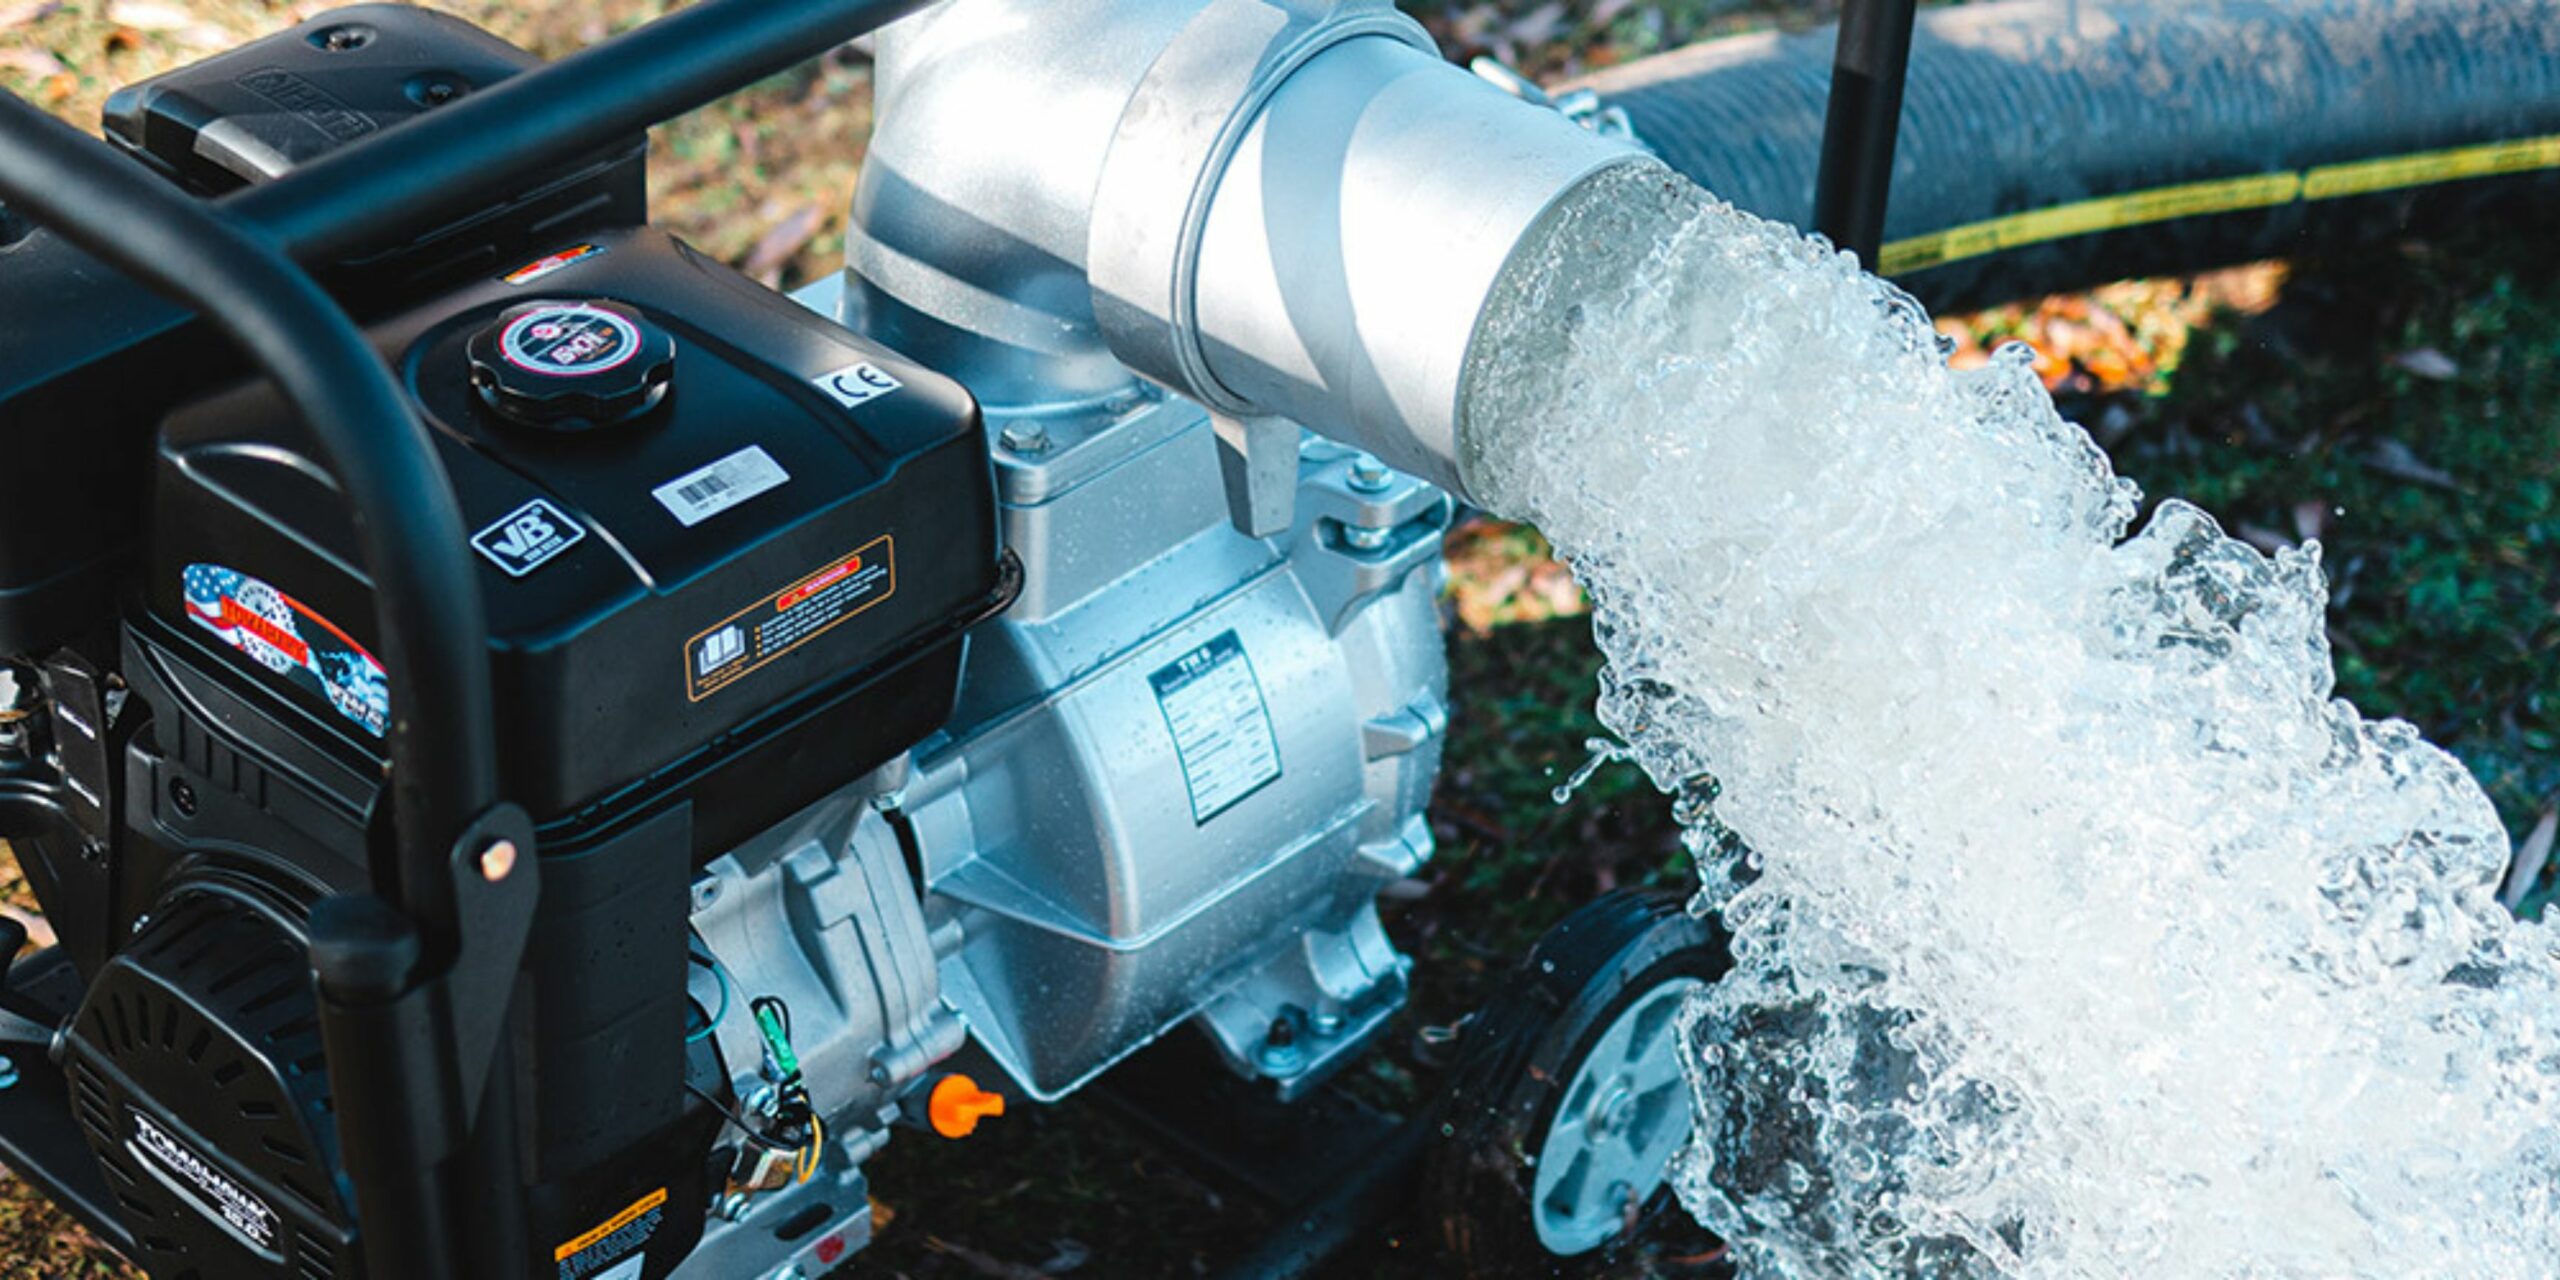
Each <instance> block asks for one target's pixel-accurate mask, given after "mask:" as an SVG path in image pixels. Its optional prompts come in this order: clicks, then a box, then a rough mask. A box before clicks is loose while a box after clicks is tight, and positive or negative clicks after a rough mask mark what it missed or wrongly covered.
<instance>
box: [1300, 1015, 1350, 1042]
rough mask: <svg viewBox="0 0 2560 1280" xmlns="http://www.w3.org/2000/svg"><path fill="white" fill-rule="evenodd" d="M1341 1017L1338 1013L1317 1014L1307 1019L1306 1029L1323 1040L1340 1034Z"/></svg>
mask: <svg viewBox="0 0 2560 1280" xmlns="http://www.w3.org/2000/svg"><path fill="white" fill-rule="evenodd" d="M1342 1027H1343V1017H1342V1015H1341V1014H1339V1013H1319V1014H1317V1015H1315V1016H1314V1017H1312V1018H1309V1019H1307V1029H1308V1030H1309V1031H1313V1032H1315V1033H1316V1034H1317V1035H1319V1036H1323V1037H1324V1038H1325V1039H1328V1040H1330V1039H1332V1038H1333V1037H1335V1036H1338V1035H1341V1034H1342Z"/></svg>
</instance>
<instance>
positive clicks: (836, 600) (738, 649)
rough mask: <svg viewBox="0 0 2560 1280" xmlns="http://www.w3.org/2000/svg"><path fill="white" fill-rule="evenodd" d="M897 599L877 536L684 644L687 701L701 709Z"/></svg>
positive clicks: (888, 552) (891, 545)
mask: <svg viewBox="0 0 2560 1280" xmlns="http://www.w3.org/2000/svg"><path fill="white" fill-rule="evenodd" d="M897 591H898V566H897V546H896V543H895V542H893V541H892V540H891V539H890V537H889V535H887V534H882V535H880V536H879V537H877V538H874V539H872V540H871V541H870V542H868V543H865V544H864V545H863V547H862V549H861V550H859V551H856V552H854V553H853V554H851V555H848V556H846V557H844V558H843V559H841V560H838V561H836V562H834V563H833V564H830V565H828V566H827V567H826V568H823V569H820V570H818V571H817V572H816V573H813V574H810V575H809V576H808V577H805V578H802V579H801V580H799V581H798V582H795V583H792V584H791V585H790V586H787V587H784V588H783V589H782V590H780V591H777V592H774V593H773V594H772V595H769V596H766V597H765V598H764V599H762V600H759V601H757V602H755V603H754V604H752V605H749V606H747V607H746V608H744V609H741V610H739V611H737V612H736V613H733V614H731V615H729V616H728V617H726V618H723V619H721V621H720V622H719V624H718V625H716V626H713V627H712V628H711V629H710V630H707V631H705V632H703V633H702V634H700V635H698V636H695V637H694V638H693V639H691V640H689V641H687V642H686V643H685V649H684V678H685V696H686V698H687V699H688V700H689V701H693V702H700V701H702V700H703V699H705V698H708V697H710V696H711V695H712V694H715V693H718V692H720V691H721V690H722V689H726V688H728V687H729V686H730V685H733V684H736V683H737V682H738V681H740V680H742V679H745V678H746V677H747V676H748V675H750V674H752V673H754V672H755V671H756V670H758V669H759V668H762V667H763V666H764V665H765V664H766V663H769V662H772V661H773V660H774V659H776V658H779V657H781V656H782V655H784V654H786V653H789V652H791V651H792V650H794V649H797V648H799V647H800V646H802V645H804V644H807V643H809V642H810V641H812V640H815V639H817V638H818V637H819V636H822V635H824V634H826V633H827V632H829V631H832V630H834V629H835V628H836V626H837V625H838V624H840V623H843V622H845V621H846V620H848V619H850V618H852V617H853V616H854V615H855V614H858V613H861V612H862V611H863V610H865V609H868V608H870V607H871V606H873V605H876V604H878V603H880V602H881V601H883V600H886V599H888V598H889V597H890V596H893V595H895V594H897Z"/></svg>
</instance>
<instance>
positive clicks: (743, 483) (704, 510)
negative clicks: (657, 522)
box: [649, 445, 791, 529]
mask: <svg viewBox="0 0 2560 1280" xmlns="http://www.w3.org/2000/svg"><path fill="white" fill-rule="evenodd" d="M790 478H791V473H789V472H787V471H784V470H783V469H782V464H781V463H779V462H776V461H774V460H773V455H772V454H769V453H766V452H765V451H764V450H763V448H761V447H760V446H757V445H749V446H747V447H746V448H744V449H740V450H739V451H737V452H736V453H733V454H730V455H729V456H728V457H725V458H722V459H721V460H719V461H718V462H715V463H712V464H711V465H710V466H707V467H704V468H702V469H701V470H699V471H691V472H687V473H685V474H684V475H680V476H677V477H676V478H675V479H673V480H670V481H668V482H666V483H665V484H662V485H659V486H658V487H657V488H655V489H652V490H650V491H649V492H650V493H651V494H652V495H654V496H655V497H656V498H657V499H658V505H660V506H663V507H665V508H666V509H667V512H668V514H670V515H673V516H674V517H675V518H676V519H677V520H678V521H681V522H682V523H683V524H684V527H686V528H688V529H690V528H692V527H693V526H695V525H698V524H700V523H702V522H703V521H705V520H708V519H710V518H711V517H713V516H716V515H718V514H720V513H721V512H723V511H726V510H728V509H729V508H731V507H734V506H736V505H738V504H739V503H741V502H744V501H746V500H747V499H749V498H752V497H754V496H756V495H757V494H760V493H770V492H772V491H773V490H775V489H779V488H781V487H782V484H783V482H784V481H786V480H789V479H790Z"/></svg>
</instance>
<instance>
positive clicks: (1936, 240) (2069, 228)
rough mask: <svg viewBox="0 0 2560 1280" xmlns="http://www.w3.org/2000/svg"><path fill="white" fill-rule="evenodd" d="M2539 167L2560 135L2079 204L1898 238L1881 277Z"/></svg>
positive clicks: (2558, 149)
mask: <svg viewBox="0 0 2560 1280" xmlns="http://www.w3.org/2000/svg"><path fill="white" fill-rule="evenodd" d="M2537 169H2560V134H2551V135H2549V136H2546V137H2540V138H2521V139H2517V140H2515V141H2512V142H2490V143H2482V144H2480V145H2478V146H2469V147H2453V148H2449V149H2446V150H2442V151H2420V152H2414V153H2412V154H2409V155H2401V156H2384V157H2382V158H2380V159H2376V160H2359V161H2355V162H2353V163H2351V164H2330V165H2321V166H2319V167H2317V168H2313V169H2308V170H2301V171H2296V170H2290V169H2287V170H2282V171H2279V172H2275V173H2257V174H2251V175H2249V176H2247V177H2242V178H2217V179H2214V180H2212V181H2208V182H2189V183H2182V184H2180V185H2178V186H2174V187H2154V188H2152V189H2150V190H2148V191H2134V192H2128V193H2126V194H2124V195H2119V196H2103V197H2100V198H2098V199H2095V200H2076V201H2073V202H2072V203H2070V204H2058V205H2054V206H2052V207H2050V208H2045V209H2030V210H2028V211H2027V212H2025V213H2013V214H2009V215H2008V216H2006V217H2000V218H1990V219H1986V220H1984V221H1981V222H1969V223H1966V224H1964V225H1963V226H1960V227H1949V228H1947V229H1946V230H1944V231H1932V232H1929V233H1928V234H1926V235H1918V236H1913V237H1911V238H1910V239H1907V240H1896V241H1894V242H1893V243H1891V244H1888V245H1886V246H1885V247H1884V250H1883V252H1882V253H1881V254H1880V255H1879V256H1880V257H1881V259H1882V265H1883V268H1884V274H1886V275H1889V276H1890V275H1902V274H1905V273H1908V272H1913V271H1919V270H1922V269H1924V268H1928V267H1934V266H1937V265H1939V264H1940V263H1946V262H1958V261H1961V260H1963V259H1966V258H1978V257H1981V256H1982V255H1984V254H1986V253H1998V252H2000V251H2001V250H2003V249H2015V248H2018V247H2020V246H2022V245H2030V244H2042V243H2044V242H2045V241H2048V240H2061V239H2065V238H2067V237H2070V236H2081V235H2088V234H2090V233H2091V232H2096V231H2113V230H2116V229H2118V228H2120V227H2138V226H2142V225H2144V224H2146V223H2153V222H2168V221H2171V220H2173V219H2177V218H2194V217H2201V216H2203V215H2206V214H2213V213H2230V212H2233V211H2235V210H2240V209H2263V208H2267V207H2269V206H2273V205H2280V204H2291V203H2293V202H2295V201H2297V200H2303V201H2309V200H2333V199H2337V198H2339V197H2342V196H2360V195H2369V194H2372V193H2373V192H2377V191H2394V190H2398V189H2400V188H2403V187H2420V186H2428V185H2432V184H2435V183H2440V182H2459V181H2461V180H2463V179H2465V178H2485V177H2492V176H2496V175H2499V174H2511V173H2527V172H2531V171H2533V170H2537Z"/></svg>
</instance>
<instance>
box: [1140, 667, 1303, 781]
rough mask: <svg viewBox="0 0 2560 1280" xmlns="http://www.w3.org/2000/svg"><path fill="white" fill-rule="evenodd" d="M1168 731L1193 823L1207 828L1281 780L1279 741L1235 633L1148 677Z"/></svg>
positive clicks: (1267, 708) (1257, 683) (1255, 679)
mask: <svg viewBox="0 0 2560 1280" xmlns="http://www.w3.org/2000/svg"><path fill="white" fill-rule="evenodd" d="M1147 682H1148V683H1149V684H1151V685H1154V686H1155V691H1156V707H1157V709H1158V710H1160V711H1162V712H1163V713H1164V723H1165V727H1166V728H1168V729H1171V730H1172V731H1173V749H1174V754H1175V755H1176V756H1178V757H1179V758H1180V759H1181V761H1182V780H1183V782H1184V783H1185V784H1186V785H1187V786H1188V787H1189V788H1190V790H1191V820H1192V822H1193V823H1195V824H1197V823H1205V822H1207V821H1208V820H1209V819H1211V818H1214V817H1217V816H1218V815H1219V814H1221V813H1225V812H1226V811H1227V810H1229V809H1232V808H1234V807H1235V806H1236V804H1237V802H1239V801H1241V800H1243V799H1244V798H1245V797H1246V796H1249V795H1252V794H1253V793H1254V792H1256V791H1260V790H1261V789H1262V788H1263V787H1264V786H1266V785H1268V784H1269V783H1270V782H1271V781H1272V780H1273V779H1275V778H1277V777H1279V776H1280V744H1279V742H1278V740H1277V739H1276V737H1275V736H1274V735H1273V734H1272V732H1271V708H1270V705H1269V704H1268V703H1266V702H1264V701H1263V697H1262V681H1261V680H1260V679H1259V678H1258V677H1256V676H1255V675H1254V673H1253V660H1252V659H1250V658H1248V657H1246V656H1245V652H1244V641H1242V640H1240V639H1238V638H1237V637H1236V633H1235V632H1233V631H1226V632H1221V633H1220V634H1219V635H1217V636H1216V637H1215V638H1213V639H1211V640H1210V641H1209V642H1208V643H1207V644H1204V645H1201V646H1200V647H1199V648H1197V649H1194V650H1192V651H1191V652H1189V653H1186V654H1184V655H1182V656H1181V657H1179V658H1176V659H1174V660H1173V661H1172V662H1169V663H1166V664H1165V665H1164V666H1162V667H1160V668H1158V669H1157V670H1156V671H1155V673H1154V674H1152V675H1149V676H1148V677H1147Z"/></svg>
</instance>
